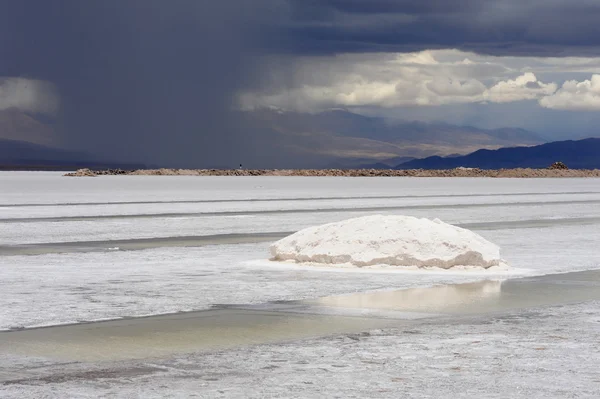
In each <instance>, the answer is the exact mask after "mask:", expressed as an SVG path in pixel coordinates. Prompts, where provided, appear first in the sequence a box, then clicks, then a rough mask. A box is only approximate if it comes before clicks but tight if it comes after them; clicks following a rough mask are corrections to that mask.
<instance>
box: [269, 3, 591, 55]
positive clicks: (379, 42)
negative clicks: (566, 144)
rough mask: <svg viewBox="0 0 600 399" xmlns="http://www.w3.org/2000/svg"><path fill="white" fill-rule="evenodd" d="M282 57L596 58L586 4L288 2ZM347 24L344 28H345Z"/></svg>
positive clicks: (589, 4)
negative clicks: (441, 53) (441, 52)
mask: <svg viewBox="0 0 600 399" xmlns="http://www.w3.org/2000/svg"><path fill="white" fill-rule="evenodd" d="M289 4H290V9H291V10H292V12H291V13H290V16H291V17H290V19H289V20H288V21H287V22H288V24H283V25H282V29H281V35H282V36H284V37H285V38H286V39H287V42H284V41H282V43H286V45H285V49H287V50H288V51H290V52H304V53H338V52H352V51H354V52H368V51H417V50H423V49H435V48H458V49H461V50H467V51H475V52H478V53H482V54H492V55H539V56H565V55H598V54H600V24H598V23H597V21H598V20H599V18H600V3H598V2H597V1H591V0H573V1H559V0H502V1H498V0H457V1H447V0H419V1H416V0H412V1H411V0H368V1H367V0H364V1H361V0H318V1H317V0H314V1H307V0H290V3H289ZM349 22H351V23H349Z"/></svg>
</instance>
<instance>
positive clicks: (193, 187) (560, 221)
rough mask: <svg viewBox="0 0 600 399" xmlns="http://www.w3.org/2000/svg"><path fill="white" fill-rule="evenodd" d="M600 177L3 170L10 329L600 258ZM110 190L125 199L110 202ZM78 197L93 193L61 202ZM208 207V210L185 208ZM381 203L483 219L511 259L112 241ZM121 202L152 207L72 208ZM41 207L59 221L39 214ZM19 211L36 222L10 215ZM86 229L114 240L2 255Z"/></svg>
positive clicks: (592, 264) (284, 224) (369, 209)
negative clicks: (343, 261) (283, 254)
mask: <svg viewBox="0 0 600 399" xmlns="http://www.w3.org/2000/svg"><path fill="white" fill-rule="evenodd" d="M599 183H600V181H599V180H598V179H455V178H452V179H435V178H423V179H418V178H364V179H362V178H288V177H264V178H263V177H250V178H235V177H225V178H219V177H207V178H203V177H173V176H167V177H160V176H129V177H124V176H114V177H113V176H110V177H99V178H66V177H62V176H61V174H60V173H41V172H37V173H31V172H29V173H26V172H2V173H0V187H1V188H2V191H1V195H0V292H2V294H3V295H1V296H0V329H7V328H15V327H31V326H38V325H49V324H57V323H68V322H74V321H82V320H98V319H104V318H115V317H123V316H139V315H149V314H158V313H166V312H175V311H181V310H200V309H206V308H208V307H210V306H211V305H213V304H223V303H260V302H265V301H271V300H283V299H303V298H315V297H320V296H326V295H330V294H342V293H350V292H359V291H364V290H374V289H394V288H407V287H412V286H424V285H431V284H437V283H449V282H459V281H472V280H478V279H481V278H486V277H490V278H494V277H503V278H504V277H510V276H511V275H513V276H518V275H522V274H523V273H529V274H546V273H555V272H564V271H570V270H584V269H593V268H598V267H600V246H598V245H597V242H599V240H600V228H599V227H600V206H598V205H599V204H598V203H596V202H598V201H600V188H599V187H600V186H599ZM365 197H378V198H365ZM382 197H384V198H382ZM311 198H313V199H311ZM314 198H319V199H314ZM332 198H333V199H332ZM257 199H258V200H265V201H256V200H257ZM173 201H186V202H184V203H181V202H179V203H177V202H173ZM198 201H204V202H198ZM227 201H229V202H227ZM231 201H234V202H231ZM284 201H285V202H284ZM109 202H113V203H114V202H128V203H129V204H113V205H106V204H107V203H109ZM70 203H86V204H87V205H75V206H73V205H60V204H70ZM33 204H37V205H39V206H32V205H33ZM40 204H46V205H40ZM57 204H58V205H57ZM382 207H383V208H382ZM391 207H393V209H392V208H391ZM315 209H317V210H315ZM318 209H330V210H331V209H334V210H335V209H337V210H336V211H327V212H323V211H318ZM198 212H199V213H207V212H208V213H211V212H212V214H209V215H190V214H189V213H198ZM215 212H236V213H235V214H232V215H226V214H220V213H217V214H215ZM149 213H150V214H152V213H155V214H159V215H156V216H153V215H148V214H149ZM375 213H383V214H403V215H412V216H418V217H428V218H440V219H442V220H444V221H446V222H449V223H452V224H473V227H471V226H470V227H468V228H470V229H472V230H473V231H475V232H477V233H478V234H481V235H482V236H483V237H484V238H486V239H488V240H490V241H491V242H493V243H495V244H497V245H499V246H500V247H501V248H502V257H503V258H504V259H506V260H507V261H508V262H509V263H510V265H511V266H512V267H513V268H515V271H514V272H513V274H507V273H502V274H500V275H494V274H486V275H485V276H482V275H478V274H476V273H467V272H463V273H452V272H448V273H428V274H420V273H394V272H390V271H385V270H383V271H379V272H360V271H359V272H354V273H353V272H349V271H340V270H323V269H320V270H310V269H307V268H302V267H298V266H286V267H283V266H277V265H273V264H272V263H271V262H267V261H266V259H267V258H268V257H269V251H268V246H269V244H270V243H268V242H265V243H257V244H238V245H214V246H206V247H196V248H174V247H160V248H150V249H146V250H141V251H114V250H109V248H114V247H115V246H116V245H115V244H114V243H111V241H110V240H116V239H139V238H152V237H167V238H169V237H171V238H173V237H186V236H207V235H214V234H231V233H261V232H282V233H286V232H291V231H297V230H299V229H302V228H305V227H308V226H311V225H316V224H322V223H326V222H333V221H339V220H344V219H347V218H349V217H355V216H361V215H367V214H375ZM122 214H130V215H145V216H144V217H142V218H139V217H138V218H136V217H118V218H110V217H109V218H103V219H97V218H91V219H84V220H81V219H72V220H71V219H68V217H69V216H78V217H81V216H84V217H85V216H92V217H96V216H98V215H105V216H111V215H122ZM160 214H162V216H161V215H160ZM165 214H166V215H168V216H165ZM40 217H43V218H48V217H50V218H55V219H52V220H40V219H36V218H40ZM11 218H20V219H23V218H26V219H31V220H29V221H23V220H20V221H18V222H14V221H10V220H7V219H11ZM539 223H542V224H539ZM80 241H105V242H104V243H103V244H102V246H104V247H105V248H106V250H105V251H101V252H90V253H69V252H68V249H67V250H66V251H67V253H63V254H41V255H35V256H31V255H28V256H24V255H21V256H3V255H2V250H3V249H2V248H3V247H6V246H12V245H19V244H35V243H69V242H80ZM42 252H43V251H42Z"/></svg>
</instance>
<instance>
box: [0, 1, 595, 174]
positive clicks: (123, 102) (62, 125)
mask: <svg viewBox="0 0 600 399" xmlns="http://www.w3.org/2000/svg"><path fill="white" fill-rule="evenodd" d="M599 20H600V2H598V1H596V0H569V1H566V0H565V1H558V0H456V1H446V0H418V1H417V0H412V1H409V0H253V1H251V2H250V1H245V0H222V1H197V0H172V1H164V0H89V1H79V0H61V1H56V2H50V1H47V0H19V1H2V2H0V111H3V110H7V109H18V110H21V111H23V112H27V113H29V114H34V115H37V116H40V117H43V118H47V119H50V120H52V121H53V123H55V126H56V128H55V129H54V134H55V135H56V137H55V142H56V144H57V145H59V146H63V147H68V148H77V149H83V150H87V151H94V152H95V153H98V154H101V155H103V156H110V157H112V158H115V159H123V158H127V159H132V160H136V161H137V160H140V161H144V162H150V163H156V164H160V163H169V164H180V165H188V164H189V165H191V164H194V165H206V166H211V165H212V166H220V165H222V164H229V163H230V162H231V160H232V159H236V161H237V160H242V161H246V160H248V161H251V160H252V159H251V158H252V157H262V158H265V159H269V160H271V161H273V162H277V161H278V160H281V159H284V158H285V157H286V156H287V155H286V154H285V153H284V152H281V151H278V150H277V149H276V148H275V147H273V146H272V145H271V143H268V142H266V140H264V139H262V138H261V137H262V136H261V135H260V134H257V133H256V132H253V131H250V130H248V129H247V127H246V126H244V125H243V124H241V123H240V120H239V119H238V118H237V115H238V114H237V111H239V110H246V111H250V110H254V109H257V108H262V107H273V106H274V107H279V108H282V109H286V110H290V111H299V112H319V111H322V110H325V109H329V108H337V107H343V108H346V109H349V110H351V111H353V112H357V113H363V114H368V115H380V116H385V117H386V118H391V119H403V120H421V121H442V122H448V123H453V124H460V125H463V124H464V125H473V126H478V127H484V128H490V127H506V126H509V127H522V128H526V129H531V130H534V131H536V132H538V133H540V134H542V135H544V136H546V137H548V138H556V139H562V138H580V137H585V136H592V135H599V133H598V132H597V129H596V126H599V125H600V24H598V22H597V21H599ZM249 154H250V155H249Z"/></svg>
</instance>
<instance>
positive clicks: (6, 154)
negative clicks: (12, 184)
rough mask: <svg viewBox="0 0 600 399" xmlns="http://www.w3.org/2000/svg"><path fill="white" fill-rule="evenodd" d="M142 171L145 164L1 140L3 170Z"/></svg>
mask: <svg viewBox="0 0 600 399" xmlns="http://www.w3.org/2000/svg"><path fill="white" fill-rule="evenodd" d="M83 167H86V168H91V169H107V168H109V169H114V168H121V169H141V168H144V167H145V166H144V165H142V164H128V163H119V162H108V161H102V160H100V159H97V158H96V157H94V156H91V155H89V154H86V153H82V152H76V151H67V150H62V149H58V148H52V147H48V146H44V145H40V144H33V143H28V142H26V141H19V140H5V139H0V170H72V169H77V168H83Z"/></svg>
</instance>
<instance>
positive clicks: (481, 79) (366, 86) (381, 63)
mask: <svg viewBox="0 0 600 399" xmlns="http://www.w3.org/2000/svg"><path fill="white" fill-rule="evenodd" d="M568 61H572V62H568ZM568 61H567V60H565V59H560V58H553V59H543V58H534V57H520V58H519V57H492V56H486V55H479V54H474V53H466V52H462V51H459V50H426V51H421V52H416V53H406V54H396V53H378V54H341V55H337V56H324V57H298V58H294V59H293V60H290V59H286V60H285V62H279V63H277V62H275V63H274V64H268V65H267V67H269V66H270V67H271V68H272V71H273V72H272V79H271V81H270V82H267V83H266V84H265V85H264V86H263V89H262V90H257V91H250V92H245V93H241V94H240V95H239V105H240V107H241V108H243V109H254V108H259V107H266V106H277V107H280V108H285V109H291V110H297V111H309V112H311V111H319V110H322V109H324V108H332V107H333V108H334V107H369V108H373V107H380V108H388V109H389V108H398V107H405V106H438V105H445V104H465V103H509V102H515V101H527V100H529V101H532V100H538V101H540V104H542V106H545V107H548V108H551V107H556V108H559V107H562V108H565V109H567V108H568V107H569V106H570V105H559V104H558V103H557V102H556V101H558V100H559V98H560V99H562V100H561V101H563V102H564V101H567V100H566V97H567V96H568V97H573V95H572V94H569V93H568V90H570V89H569V87H570V86H569V85H573V84H575V85H576V82H575V83H569V82H567V83H566V84H565V86H563V88H561V89H560V90H559V92H558V93H556V91H557V89H558V87H559V85H558V84H557V83H555V82H556V81H558V82H563V81H564V80H566V79H573V77H574V76H576V75H574V74H577V73H581V71H582V70H585V69H587V68H591V67H593V66H594V65H600V58H571V59H569V60H568ZM538 75H539V76H542V77H543V79H538ZM548 80H550V81H548ZM582 84H583V86H584V87H583V88H580V89H579V90H583V89H585V88H587V87H588V86H589V87H590V88H589V89H586V90H587V94H586V97H585V99H579V101H583V102H584V103H585V106H587V107H588V108H590V107H596V105H593V104H596V102H595V101H597V95H596V94H593V90H592V89H591V88H592V86H594V84H592V82H591V81H589V83H587V84H585V82H582ZM555 93H556V94H555ZM559 93H562V94H561V96H562V97H561V96H559ZM574 101H575V100H570V101H569V102H570V103H573V102H574ZM571 106H572V107H573V108H572V109H575V108H577V109H580V108H582V107H583V106H584V105H582V104H579V103H578V104H573V105H571ZM569 109H571V108H569ZM594 109H596V108H594Z"/></svg>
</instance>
